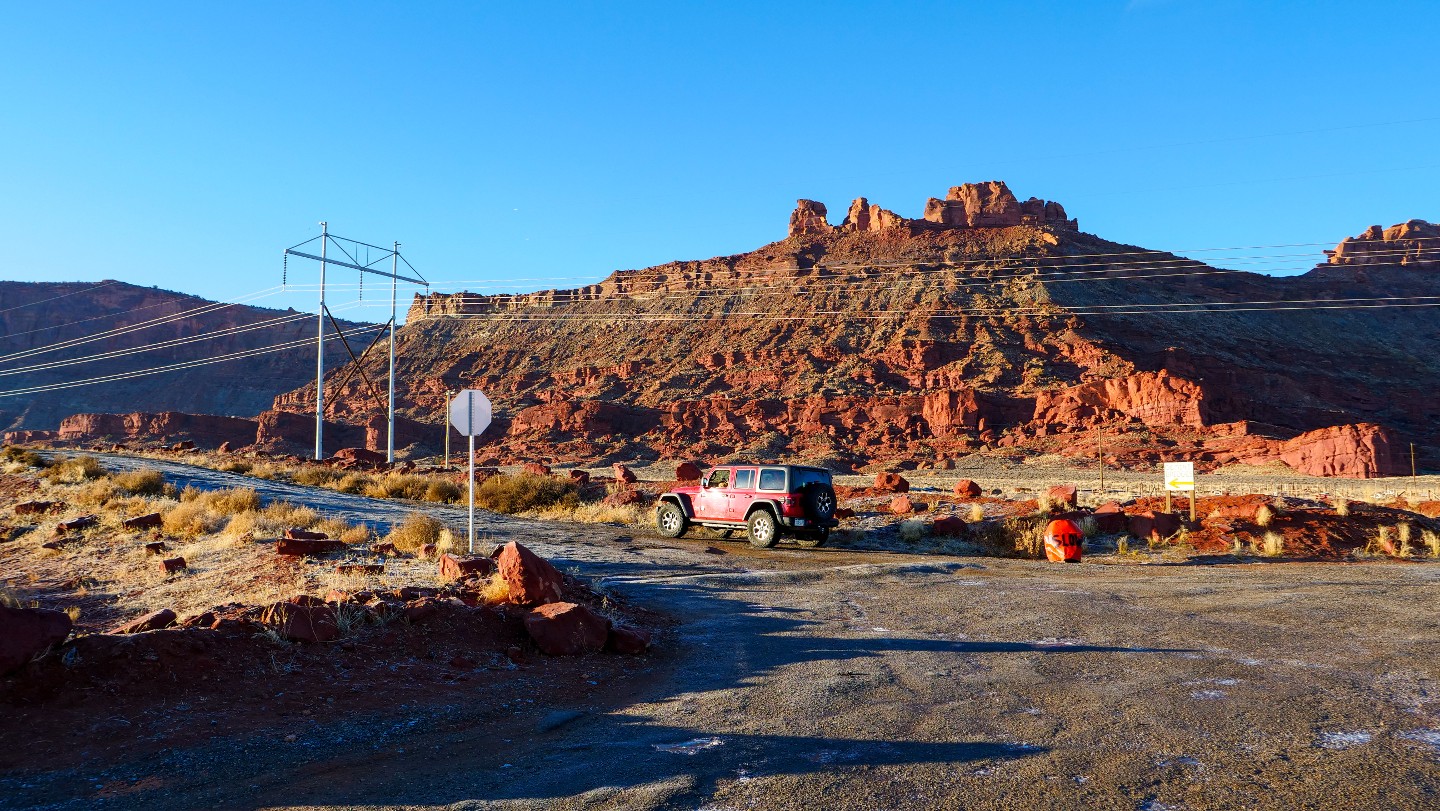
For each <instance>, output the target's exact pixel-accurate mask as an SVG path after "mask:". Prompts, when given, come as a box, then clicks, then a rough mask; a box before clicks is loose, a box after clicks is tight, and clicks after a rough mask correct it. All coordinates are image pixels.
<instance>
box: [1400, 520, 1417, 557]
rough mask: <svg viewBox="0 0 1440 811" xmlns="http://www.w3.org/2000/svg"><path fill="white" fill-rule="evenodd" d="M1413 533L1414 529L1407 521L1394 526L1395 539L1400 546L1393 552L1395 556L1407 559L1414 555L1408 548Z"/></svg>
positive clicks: (1413, 551) (1410, 548)
mask: <svg viewBox="0 0 1440 811" xmlns="http://www.w3.org/2000/svg"><path fill="white" fill-rule="evenodd" d="M1414 532H1415V529H1414V527H1413V526H1412V525H1411V524H1410V522H1409V521H1401V522H1400V523H1398V524H1396V525H1395V537H1396V539H1397V540H1399V541H1400V545H1399V546H1398V547H1397V548H1396V550H1395V554H1396V555H1397V556H1399V557H1402V558H1408V557H1410V556H1411V555H1413V554H1415V550H1414V549H1413V548H1412V547H1411V546H1410V541H1411V538H1412V536H1413V535H1414Z"/></svg>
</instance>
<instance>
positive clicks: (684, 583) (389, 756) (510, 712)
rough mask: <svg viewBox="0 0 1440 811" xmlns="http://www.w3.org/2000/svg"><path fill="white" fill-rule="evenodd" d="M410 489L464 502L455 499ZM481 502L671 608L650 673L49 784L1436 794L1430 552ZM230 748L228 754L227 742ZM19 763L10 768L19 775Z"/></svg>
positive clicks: (420, 791) (568, 794)
mask: <svg viewBox="0 0 1440 811" xmlns="http://www.w3.org/2000/svg"><path fill="white" fill-rule="evenodd" d="M105 461H106V463H107V464H109V465H112V466H116V467H119V466H122V465H123V464H135V465H137V466H141V465H143V466H153V467H160V468H161V469H163V470H165V472H166V473H167V475H169V476H172V477H174V478H175V479H176V480H177V481H179V482H181V483H184V482H185V481H187V480H188V481H192V482H194V483H196V484H197V485H205V486H215V485H217V484H224V485H228V484H233V483H245V484H249V485H251V486H254V487H256V488H257V490H259V491H260V492H261V494H262V496H264V497H266V498H285V499H288V500H291V501H294V502H296V503H303V504H309V505H311V506H314V507H316V508H317V509H320V510H323V511H326V512H333V513H336V514H339V515H341V516H343V517H346V518H348V519H350V520H364V521H370V522H376V523H388V522H390V521H394V520H396V519H397V518H398V517H399V516H400V515H402V514H403V512H404V511H405V510H406V509H409V508H408V507H405V506H400V505H396V504H395V503H392V502H381V501H375V500H371V499H366V498H363V497H359V496H348V495H344V494H337V493H333V492H329V491H324V490H313V489H310V488H304V487H296V486H293V485H285V484H276V483H271V482H258V481H255V480H251V479H245V478H243V477H237V476H231V475H229V474H223V473H216V472H214V471H208V470H201V469H198V468H187V467H185V466H177V465H169V464H162V463H157V462H154V461H152V460H136V461H134V462H128V461H125V462H122V461H120V460H118V459H116V458H109V457H107V458H106V460H105ZM427 509H429V510H431V511H433V512H435V513H436V514H437V515H441V516H442V517H443V518H445V520H447V521H451V522H454V521H455V520H456V519H457V516H458V518H459V520H460V521H461V522H462V523H461V524H460V525H462V526H463V515H464V513H463V510H455V509H453V508H448V509H447V508H434V507H427ZM482 525H483V526H484V527H485V531H486V532H487V533H491V534H492V536H493V538H494V540H497V541H500V540H508V539H510V538H517V539H521V540H523V542H525V543H527V544H530V545H532V546H533V547H534V548H536V549H537V551H540V552H541V553H542V554H545V555H547V556H551V557H553V558H555V559H557V560H559V561H561V563H562V565H566V566H573V567H576V568H577V569H578V571H579V573H580V574H581V575H582V576H586V577H590V578H593V579H595V580H596V581H597V582H598V583H599V584H600V585H601V586H603V587H606V588H609V589H611V590H614V591H617V592H620V593H623V594H624V595H625V596H626V597H628V598H629V599H630V600H632V601H633V602H635V603H638V604H640V605H643V606H646V607H649V608H651V609H653V610H656V611H659V612H663V613H664V614H667V615H669V616H670V617H672V618H673V619H674V620H675V621H676V622H677V624H676V626H675V629H674V631H673V632H672V633H671V634H669V635H668V636H667V637H666V640H665V642H666V644H665V646H664V647H663V649H662V650H661V651H659V652H658V653H657V654H656V655H655V656H654V657H652V658H653V667H652V671H651V672H650V673H649V674H648V676H647V678H645V679H642V680H640V681H638V682H636V683H634V684H628V685H625V686H623V687H617V688H616V690H615V691H614V692H613V693H611V692H607V691H605V690H604V689H603V687H602V688H601V689H600V690H599V692H598V693H596V694H595V695H593V696H592V697H591V698H589V699H588V700H586V701H577V702H574V703H573V704H570V705H565V706H534V707H530V706H529V705H522V706H524V707H525V708H524V709H520V710H514V709H506V710H504V711H503V712H501V711H496V710H495V708H493V707H491V708H489V709H490V711H489V712H488V714H484V715H483V719H482V716H481V715H480V714H478V713H480V710H478V709H476V710H474V711H473V712H471V711H469V710H467V709H466V708H465V707H460V708H457V707H455V706H446V707H421V706H410V707H408V708H406V709H405V712H406V713H408V716H407V717H408V718H409V719H410V720H409V721H408V722H406V723H395V722H394V719H388V720H387V721H386V722H385V725H384V729H383V730H382V729H381V727H380V726H378V724H379V722H376V724H377V725H372V726H370V727H358V726H357V725H358V723H359V722H357V721H355V720H354V719H335V720H333V721H329V722H324V723H320V724H318V725H317V726H316V731H315V733H314V735H315V739H316V740H319V741H325V740H327V737H328V738H331V739H334V738H341V739H344V740H350V741H355V740H356V738H355V737H354V736H355V735H356V731H357V728H358V729H360V732H361V734H362V735H365V734H368V735H370V736H371V737H369V738H362V740H364V741H365V742H366V743H367V744H373V745H360V746H347V745H335V746H331V747H326V746H319V747H309V748H305V749H303V750H297V749H294V748H291V749H288V750H286V749H284V748H283V747H281V748H277V747H273V746H271V747H269V748H268V749H267V748H264V747H255V746H250V747H249V748H246V749H243V750H242V749H238V748H237V749H233V750H232V749H227V748H226V746H227V745H228V744H227V742H225V741H215V742H212V743H211V744H207V746H206V747H205V748H204V751H199V750H197V751H196V752H191V753H183V752H182V753H171V755H170V757H171V760H168V761H157V762H152V763H133V764H127V765H125V766H124V768H123V769H122V770H121V771H124V772H125V774H126V775H127V778H128V779H133V780H143V779H144V777H143V776H144V775H145V774H147V773H149V772H153V771H157V770H160V769H163V768H165V764H174V763H186V764H190V766H191V768H193V772H192V773H190V774H188V775H187V774H180V775H177V774H173V773H169V774H166V775H165V778H166V779H164V780H163V781H160V782H159V783H157V784H156V785H157V786H163V788H156V789H155V790H144V789H143V788H141V789H137V790H136V791H134V792H131V793H122V794H116V795H113V796H111V797H110V798H109V799H106V800H104V801H103V802H98V803H97V801H96V800H95V798H94V797H90V798H87V799H85V800H83V801H82V800H80V799H76V800H75V801H74V802H72V803H63V804H59V805H53V806H50V807H64V808H82V807H84V808H90V807H103V808H131V807H134V808H155V809H166V808H196V807H220V808H307V809H320V808H324V809H330V808H336V809H339V808H345V809H353V808H367V809H369V808H398V807H404V808H465V809H538V808H576V809H580V808H584V809H600V808H606V809H612V808H613V809H622V808H623V809H708V810H710V811H720V809H751V808H758V809H792V808H793V809H800V808H805V809H816V808H827V809H852V808H853V809H952V808H953V809H959V808H966V809H971V808H978V809H989V808H996V809H1001V808H1006V809H1009V808H1114V809H1148V811H1160V810H1161V809H1209V808H1241V807H1273V808H1327V809H1328V808H1403V809H1410V808H1413V809H1420V808H1434V807H1437V806H1440V680H1437V679H1440V674H1437V670H1440V667H1437V665H1440V661H1437V659H1440V657H1437V655H1436V648H1435V628H1436V621H1435V618H1436V617H1437V616H1440V600H1437V598H1436V586H1437V580H1440V565H1436V564H1428V563H1418V564H1414V563H1412V564H1403V563H1357V564H1296V563H1287V564H1264V563H1252V564H1234V565H1158V564H1157V565H1146V566H1139V565H1134V566H1130V565H1101V564H1094V563H1087V564H1080V565H1060V566H1057V565H1049V564H1044V563H1038V562H1029V561H1015V560H998V559H990V558H952V557H938V556H937V557H922V556H909V555H899V554H885V553H877V552H864V551H860V552H856V551H834V550H825V549H820V550H799V549H790V548H780V549H774V550H764V551H760V550H750V549H749V548H748V547H746V546H744V545H743V544H738V545H737V544H722V545H721V546H723V547H724V549H725V551H726V554H719V555H717V554H713V553H707V552H706V551H705V547H706V546H709V545H711V544H713V543H714V542H713V541H694V542H692V541H686V540H680V541H663V540H661V539H658V538H650V537H642V536H639V535H635V536H634V537H632V536H631V535H626V534H624V532H623V531H622V530H620V529H619V528H615V527H594V526H581V525H568V524H557V523H547V522H538V521H522V520H516V519H511V518H507V517H503V516H495V515H488V514H487V515H485V516H484V518H483V524H482ZM397 690H402V691H403V685H397ZM486 702H487V696H486V695H485V694H483V693H482V694H477V695H475V696H473V703H474V706H475V707H484V705H485V704H486ZM366 730H369V732H368V733H367V732H366ZM231 751H234V752H239V751H244V752H246V756H245V757H244V758H240V757H238V756H232V757H230V758H228V759H226V758H224V757H221V755H223V754H224V753H225V752H231ZM177 758H178V759H177ZM97 769H98V767H97ZM147 770H149V772H147ZM116 773H117V772H116V771H115V770H114V769H112V770H111V771H110V772H107V776H106V779H113V777H112V775H114V774H116ZM67 777H73V778H74V779H76V780H77V781H83V780H84V779H85V776H84V775H74V776H68V775H67ZM20 785H21V784H20V783H19V782H18V781H14V780H4V781H0V788H3V789H5V790H6V792H10V791H14V792H16V793H14V794H10V795H9V796H10V797H11V798H12V799H20V798H21V797H23V796H24V791H23V790H21V789H20ZM137 785H140V784H138V783H137ZM4 796H5V795H4V794H0V806H3V805H5V802H6V801H5V800H4V799H3V797H4ZM6 807H27V806H24V805H23V804H22V805H11V806H6Z"/></svg>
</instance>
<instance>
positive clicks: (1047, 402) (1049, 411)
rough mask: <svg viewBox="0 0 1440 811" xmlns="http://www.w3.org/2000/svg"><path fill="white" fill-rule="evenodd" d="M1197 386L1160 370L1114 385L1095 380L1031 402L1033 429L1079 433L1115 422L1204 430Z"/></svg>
mask: <svg viewBox="0 0 1440 811" xmlns="http://www.w3.org/2000/svg"><path fill="white" fill-rule="evenodd" d="M1204 399H1205V395H1204V392H1203V391H1202V390H1201V388H1200V386H1199V385H1197V384H1195V383H1192V382H1190V381H1189V380H1184V379H1182V378H1178V377H1174V376H1172V375H1170V374H1168V373H1167V372H1165V371H1164V370H1161V371H1160V372H1155V373H1152V372H1142V373H1140V374H1136V375H1131V376H1129V377H1124V378H1119V379H1113V380H1096V381H1094V382H1092V383H1083V384H1081V385H1079V386H1072V387H1070V388H1066V389H1060V390H1058V391H1046V392H1041V393H1040V394H1038V395H1037V396H1036V398H1035V417H1034V420H1033V421H1032V427H1039V426H1045V427H1047V428H1051V429H1056V428H1058V429H1062V430H1063V429H1065V428H1072V429H1073V428H1081V427H1087V426H1092V425H1097V424H1101V423H1106V422H1112V421H1115V420H1117V419H1131V418H1133V419H1138V420H1139V421H1141V422H1143V423H1145V424H1146V425H1151V426H1175V425H1183V426H1189V427H1192V428H1199V427H1202V426H1203V425H1205V410H1204V407H1203V406H1204Z"/></svg>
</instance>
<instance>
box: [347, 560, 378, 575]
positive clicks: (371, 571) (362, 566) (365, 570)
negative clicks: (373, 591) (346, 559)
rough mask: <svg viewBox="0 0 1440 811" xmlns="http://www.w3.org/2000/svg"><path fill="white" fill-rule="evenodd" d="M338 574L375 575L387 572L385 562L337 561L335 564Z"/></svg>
mask: <svg viewBox="0 0 1440 811" xmlns="http://www.w3.org/2000/svg"><path fill="white" fill-rule="evenodd" d="M335 573H336V574H345V575H361V576H365V575H375V574H385V564H383V563H337V564H335Z"/></svg>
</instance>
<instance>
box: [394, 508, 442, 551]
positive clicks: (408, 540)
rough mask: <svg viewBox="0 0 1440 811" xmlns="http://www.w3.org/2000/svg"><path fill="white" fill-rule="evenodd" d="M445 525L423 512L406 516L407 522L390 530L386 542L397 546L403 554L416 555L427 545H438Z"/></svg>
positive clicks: (402, 522)
mask: <svg viewBox="0 0 1440 811" xmlns="http://www.w3.org/2000/svg"><path fill="white" fill-rule="evenodd" d="M444 530H445V525H444V524H443V523H441V522H440V519H438V518H435V517H434V516H430V515H426V514H425V513H421V512H413V513H410V514H409V515H407V516H405V520H403V521H401V522H400V523H398V524H396V525H395V526H394V527H392V528H391V529H390V532H389V534H387V535H386V536H385V540H386V541H387V542H389V543H393V544H395V548H396V549H399V550H400V551H401V552H409V553H412V554H413V553H415V552H417V551H419V550H420V547H422V546H424V545H425V544H430V543H433V544H438V543H439V541H440V533H441V532H443V531H444Z"/></svg>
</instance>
